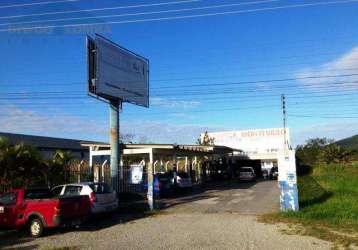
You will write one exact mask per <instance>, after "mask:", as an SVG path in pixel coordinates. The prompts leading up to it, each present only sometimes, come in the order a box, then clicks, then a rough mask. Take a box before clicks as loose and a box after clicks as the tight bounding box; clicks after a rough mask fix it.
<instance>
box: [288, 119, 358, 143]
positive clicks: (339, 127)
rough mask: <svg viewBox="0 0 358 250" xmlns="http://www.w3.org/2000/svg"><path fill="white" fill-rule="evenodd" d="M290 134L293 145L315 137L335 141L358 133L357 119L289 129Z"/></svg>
mask: <svg viewBox="0 0 358 250" xmlns="http://www.w3.org/2000/svg"><path fill="white" fill-rule="evenodd" d="M291 134H292V142H293V144H294V145H295V146H296V145H298V144H304V143H305V141H306V140H308V139H310V138H317V137H320V138H322V137H326V138H329V139H334V140H335V141H337V140H340V139H344V138H347V137H350V136H352V135H356V134H358V121H346V122H334V123H321V124H315V125H312V126H308V127H305V128H302V129H295V130H294V129H291Z"/></svg>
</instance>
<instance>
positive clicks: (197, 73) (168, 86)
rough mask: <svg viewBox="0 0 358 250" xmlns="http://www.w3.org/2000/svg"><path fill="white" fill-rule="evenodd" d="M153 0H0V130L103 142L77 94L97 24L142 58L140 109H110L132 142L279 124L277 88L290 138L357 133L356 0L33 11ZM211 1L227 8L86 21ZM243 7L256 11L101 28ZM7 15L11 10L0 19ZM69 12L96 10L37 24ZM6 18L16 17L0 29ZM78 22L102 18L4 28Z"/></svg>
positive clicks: (101, 130)
mask: <svg viewBox="0 0 358 250" xmlns="http://www.w3.org/2000/svg"><path fill="white" fill-rule="evenodd" d="M39 2H41V1H20V0H18V1H16V4H27V3H39ZM159 2H160V3H164V2H172V3H174V2H177V1H173V0H172V1H168V0H167V1H165V0H162V1H157V0H156V1H134V0H132V1H110V0H108V1H94V0H79V1H74V2H66V3H64V2H63V3H56V4H46V5H45V4H44V5H31V6H22V7H11V8H10V7H6V8H1V6H6V5H13V4H15V3H14V1H1V4H0V39H1V42H0V51H1V52H2V53H1V54H2V58H3V61H2V65H1V67H0V96H1V98H0V131H6V132H15V133H26V134H36V135H46V136H56V137H66V138H76V139H89V140H101V141H107V140H108V120H109V118H108V105H107V104H105V103H103V102H100V101H98V100H95V99H93V98H91V97H88V96H87V88H86V81H87V79H86V78H87V76H86V74H87V71H86V70H87V68H86V50H85V36H86V34H90V35H93V33H94V32H98V33H100V34H102V35H104V36H106V37H108V38H109V39H111V40H113V41H115V42H116V43H118V44H120V45H122V46H124V47H126V48H128V49H130V50H133V51H135V52H137V53H138V54H141V55H143V56H145V57H146V58H148V59H149V60H150V102H151V105H150V108H149V109H145V108H142V107H138V106H134V105H131V104H124V107H123V112H122V113H121V132H122V133H131V134H134V135H135V140H136V141H150V142H158V143H160V142H162V143H174V142H176V143H193V142H195V141H196V138H197V137H198V136H199V134H200V133H201V132H203V131H205V130H209V131H213V132H214V131H221V130H239V129H256V128H272V127H281V126H282V115H281V110H280V96H281V94H285V95H286V99H287V110H288V115H289V117H288V125H289V127H290V129H291V137H292V140H293V143H294V144H298V143H303V142H304V141H305V140H306V139H308V138H310V137H317V136H320V137H322V136H326V137H329V138H335V139H340V138H344V137H346V136H350V135H353V134H357V133H358V111H356V110H357V108H358V102H357V97H358V94H357V87H358V84H357V81H358V77H357V74H358V29H357V27H358V18H357V14H356V13H357V10H358V1H357V2H353V1H352V2H346V1H341V3H340V4H331V5H321V6H305V7H297V8H296V7H295V8H286V9H275V10H273V9H272V10H269V9H266V10H263V9H264V8H271V7H273V8H274V7H279V6H288V5H296V4H309V3H318V2H329V1H283V0H282V1H271V2H267V3H256V4H253V1H251V3H252V4H247V5H241V6H240V5H237V6H234V5H233V4H238V3H249V2H250V1H235V0H220V1H219V0H218V1H209V0H202V1H192V2H186V3H184V2H182V3H180V4H179V3H176V4H168V5H162V6H151V7H149V6H147V7H144V6H142V7H136V8H122V9H112V10H105V11H91V12H73V13H67V14H66V13H62V14H54V15H42V16H35V15H36V14H38V13H48V12H59V11H78V10H83V9H94V8H96V9H98V8H106V7H116V6H129V5H138V4H144V5H149V4H152V3H159ZM331 2H332V1H331ZM334 2H337V1H334ZM216 5H231V6H228V7H217V8H212V9H202V10H192V11H182V12H176V13H162V14H151V15H141V16H134V15H133V16H126V17H112V18H104V17H98V16H105V15H120V14H129V13H131V14H138V13H143V12H158V11H166V10H178V9H189V8H200V7H207V6H216ZM253 9H261V10H260V11H255V12H246V13H245V12H242V13H236V14H228V15H219V16H207V17H197V18H183V19H177V20H160V21H159V20H157V21H148V22H136V23H122V24H110V23H111V22H118V21H128V20H139V19H140V20H142V19H148V18H165V17H174V16H184V15H202V14H208V13H218V12H221V13H222V12H227V11H239V10H253ZM34 14H35V15H34ZM16 15H22V17H16V18H15V17H13V18H5V17H6V16H8V17H9V16H16ZM24 15H32V16H26V17H24ZM79 17H82V18H85V17H97V18H93V19H83V20H78V19H77V20H67V21H51V22H44V21H46V20H49V19H51V20H52V19H56V20H57V19H65V18H79ZM40 21H41V22H40ZM15 22H21V23H22V24H18V26H14V25H11V26H9V25H6V24H8V23H15ZM24 22H30V23H24ZM31 22H32V23H31ZM84 22H87V23H90V22H96V23H98V22H103V23H106V22H107V23H108V24H103V25H101V26H86V27H82V28H81V29H68V28H67V29H66V28H54V29H46V30H28V31H27V32H20V31H18V32H8V31H6V29H9V27H33V26H43V25H50V26H51V25H56V26H60V25H63V24H65V25H66V24H79V23H84ZM41 31H42V32H41ZM312 76H313V77H314V78H311V77H312ZM321 76H330V77H325V78H322V77H321ZM292 78H294V79H297V78H299V79H297V80H292ZM285 79H286V80H285ZM337 83H340V84H337ZM193 85H196V86H193Z"/></svg>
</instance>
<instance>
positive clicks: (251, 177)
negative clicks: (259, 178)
mask: <svg viewBox="0 0 358 250" xmlns="http://www.w3.org/2000/svg"><path fill="white" fill-rule="evenodd" d="M239 178H240V180H242V181H255V180H256V174H255V170H254V169H253V168H252V167H241V168H240V175H239Z"/></svg>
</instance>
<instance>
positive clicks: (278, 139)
mask: <svg viewBox="0 0 358 250" xmlns="http://www.w3.org/2000/svg"><path fill="white" fill-rule="evenodd" d="M204 135H205V134H202V135H201V138H202V141H203V140H204ZM208 137H209V139H210V140H209V141H210V142H212V143H214V144H215V145H218V146H227V147H231V148H233V149H237V150H242V152H241V153H237V154H236V156H237V158H238V159H240V158H241V159H247V160H256V161H257V160H260V161H261V167H262V168H263V169H271V167H273V166H277V159H278V153H279V152H282V151H283V150H284V147H285V141H286V143H287V144H288V145H290V133H289V129H288V128H286V133H285V130H284V129H283V128H268V129H253V130H238V131H223V132H211V133H208Z"/></svg>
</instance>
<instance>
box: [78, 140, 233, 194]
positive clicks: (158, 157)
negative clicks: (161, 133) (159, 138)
mask: <svg viewBox="0 0 358 250" xmlns="http://www.w3.org/2000/svg"><path fill="white" fill-rule="evenodd" d="M83 146H86V147H88V148H89V165H90V169H91V170H92V173H93V175H94V180H95V181H99V180H100V176H101V174H100V173H101V172H102V173H103V169H104V165H105V164H107V165H108V163H109V158H110V157H109V156H110V155H111V147H110V145H109V144H105V143H96V144H91V143H84V144H83ZM234 151H235V150H234V149H232V148H230V147H226V146H215V145H208V146H203V145H178V144H121V145H120V152H121V154H120V156H121V161H120V162H121V163H120V165H121V167H120V168H119V169H120V170H119V176H120V180H121V181H120V182H121V183H123V181H125V178H124V171H126V170H125V167H127V166H128V165H127V164H125V161H126V160H125V158H126V157H128V156H134V157H135V158H136V159H137V162H141V163H142V164H143V166H145V167H146V172H147V181H148V183H153V175H154V174H155V173H156V172H159V171H167V170H169V169H173V167H174V166H175V167H176V168H177V169H179V168H181V169H182V170H184V171H185V172H187V173H189V174H190V175H191V176H192V178H194V180H195V181H196V182H198V183H200V182H202V179H201V176H202V174H203V173H202V171H203V164H204V162H207V161H210V160H212V159H215V158H217V157H230V156H232V155H233V153H234ZM95 163H96V164H95ZM180 165H181V166H180ZM98 166H100V167H98ZM102 176H103V174H102ZM151 186H152V185H148V187H151ZM118 189H119V190H118V191H119V192H122V191H123V190H121V189H123V187H122V188H121V187H119V188H118ZM150 192H151V190H148V193H149V195H148V198H149V197H150V196H152V195H151V194H150Z"/></svg>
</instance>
